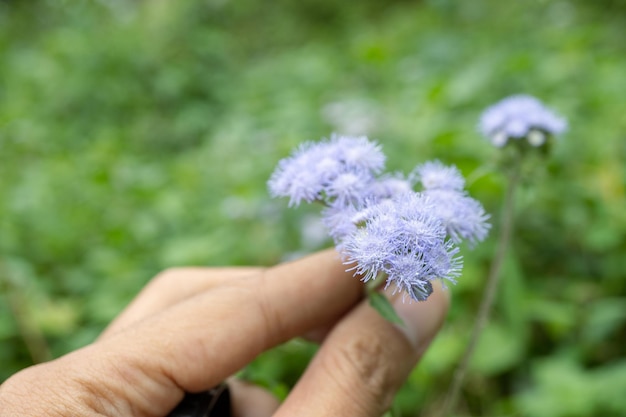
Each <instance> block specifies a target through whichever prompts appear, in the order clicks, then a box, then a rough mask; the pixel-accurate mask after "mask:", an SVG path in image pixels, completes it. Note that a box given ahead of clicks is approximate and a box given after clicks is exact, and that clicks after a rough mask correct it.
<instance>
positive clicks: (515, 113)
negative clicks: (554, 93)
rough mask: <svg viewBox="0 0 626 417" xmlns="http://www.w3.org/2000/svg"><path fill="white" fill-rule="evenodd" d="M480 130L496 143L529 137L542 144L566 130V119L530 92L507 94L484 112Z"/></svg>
mask: <svg viewBox="0 0 626 417" xmlns="http://www.w3.org/2000/svg"><path fill="white" fill-rule="evenodd" d="M479 129H480V132H481V133H482V134H483V135H484V136H485V137H486V138H488V139H489V140H490V141H491V143H492V144H493V145H495V146H497V147H502V146H504V145H506V144H507V143H508V141H509V139H522V138H526V139H527V140H528V142H529V143H530V144H531V145H533V146H541V145H543V144H544V143H545V141H546V140H547V136H549V135H558V134H561V133H563V132H565V130H567V121H566V120H565V119H563V118H561V117H559V116H557V115H556V114H555V113H554V112H552V110H550V109H549V108H547V107H545V106H544V105H543V103H542V102H541V101H539V100H538V99H536V98H535V97H532V96H529V95H522V94H520V95H514V96H510V97H507V98H505V99H503V100H501V101H499V102H498V103H496V104H494V105H493V106H491V107H488V108H487V109H486V110H485V111H484V112H483V114H482V116H481V118H480V122H479Z"/></svg>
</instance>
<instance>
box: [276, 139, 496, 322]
mask: <svg viewBox="0 0 626 417" xmlns="http://www.w3.org/2000/svg"><path fill="white" fill-rule="evenodd" d="M384 168H385V155H384V154H383V152H382V148H381V146H380V145H379V144H378V143H377V142H375V141H371V140H369V139H367V138H366V137H349V136H340V135H333V136H331V137H330V139H328V140H322V141H320V142H307V143H304V144H302V145H300V147H298V148H297V149H296V150H295V151H294V152H293V154H292V155H291V156H290V157H288V158H285V159H283V160H281V161H280V162H279V163H278V166H277V168H276V170H275V171H274V173H273V174H272V175H271V177H270V179H269V181H268V188H269V191H270V194H271V195H272V196H274V197H287V198H289V205H290V206H297V205H298V204H300V203H302V202H307V203H312V202H320V203H322V205H323V209H322V219H323V222H324V224H325V226H326V227H327V229H328V232H329V235H330V236H331V237H332V238H333V239H334V241H335V244H336V247H337V250H338V251H339V252H340V253H341V255H342V257H343V260H344V263H345V264H346V267H347V270H348V271H353V272H354V274H355V275H358V276H360V277H361V280H362V281H364V282H368V281H374V280H376V279H377V278H380V279H384V280H385V288H387V287H389V286H390V285H393V288H394V292H395V291H403V292H404V293H405V294H406V295H408V296H409V297H410V299H412V300H415V301H424V300H426V299H427V298H428V296H429V295H430V294H431V293H432V291H433V287H432V281H433V280H436V279H439V280H442V281H444V283H445V282H448V283H455V282H456V279H457V278H458V277H459V275H460V273H461V269H462V258H461V256H460V255H459V247H458V245H459V244H460V243H461V242H463V241H467V242H469V244H470V245H473V244H475V243H477V242H479V241H481V240H483V239H484V238H485V237H486V236H487V232H488V230H489V224H488V223H487V220H488V218H489V216H488V215H487V214H486V212H485V210H484V208H483V206H482V205H481V204H480V203H479V202H478V201H476V200H474V199H473V198H471V197H470V196H469V195H468V194H467V192H466V191H465V180H464V178H463V176H462V175H461V173H460V171H459V170H458V169H457V168H456V167H454V166H446V165H444V164H442V163H441V162H439V161H432V162H427V163H425V164H423V165H419V166H417V167H416V168H415V169H414V170H413V171H412V172H411V173H410V174H409V175H408V176H404V175H402V174H398V173H395V174H388V173H383V170H384ZM417 186H419V188H420V190H419V191H417V190H415V188H416V187H417ZM373 305H374V303H373ZM374 306H375V307H376V305H374ZM388 307H389V306H382V307H381V308H380V309H379V311H381V310H385V309H388ZM381 314H383V315H384V316H385V314H384V313H383V311H381ZM387 318H389V317H387Z"/></svg>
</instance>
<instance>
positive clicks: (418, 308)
mask: <svg viewBox="0 0 626 417" xmlns="http://www.w3.org/2000/svg"><path fill="white" fill-rule="evenodd" d="M449 303H450V301H449V294H448V290H444V289H443V288H442V287H441V285H440V284H439V283H438V282H437V283H434V284H433V293H432V294H431V295H430V296H429V297H428V299H427V300H426V301H414V300H412V299H411V298H410V297H408V296H399V297H395V299H393V306H394V308H395V310H396V313H397V314H398V316H400V318H401V319H402V321H403V322H404V324H403V325H401V326H398V327H399V328H400V329H401V330H402V331H403V332H404V334H405V335H406V337H407V339H408V340H409V341H410V342H411V344H412V345H413V347H414V348H415V349H416V350H418V351H421V350H424V349H426V347H427V346H428V345H429V344H430V342H431V341H432V340H433V338H434V337H435V335H436V334H437V331H438V330H439V328H440V327H441V325H442V324H443V322H444V319H445V316H446V313H447V311H448V305H449Z"/></svg>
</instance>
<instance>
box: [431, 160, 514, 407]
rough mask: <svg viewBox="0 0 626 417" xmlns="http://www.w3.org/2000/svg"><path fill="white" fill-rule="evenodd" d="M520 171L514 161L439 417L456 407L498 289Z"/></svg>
mask: <svg viewBox="0 0 626 417" xmlns="http://www.w3.org/2000/svg"><path fill="white" fill-rule="evenodd" d="M520 168H521V167H520V161H519V160H517V161H516V162H515V163H514V166H513V167H512V169H513V171H512V173H511V176H510V179H509V181H508V186H507V189H506V194H505V197H504V203H503V207H502V219H501V228H500V235H499V238H498V245H497V247H496V253H495V256H494V258H493V261H492V263H491V266H490V268H489V274H488V276H487V284H486V286H485V289H484V291H483V297H482V300H481V303H480V307H479V309H478V314H477V316H476V321H475V322H474V328H473V329H472V333H471V336H470V340H469V343H468V344H467V347H466V348H465V352H464V353H463V357H462V359H461V362H460V364H459V366H458V367H457V369H456V371H455V373H454V378H453V380H452V385H451V386H450V390H449V391H448V394H447V396H446V400H445V403H444V406H443V411H444V412H443V414H442V415H443V416H449V415H450V414H451V413H452V412H453V410H454V408H455V406H456V403H457V400H458V397H459V393H460V391H461V388H462V387H463V382H464V381H465V377H466V375H467V370H468V368H469V364H470V361H471V359H472V355H473V354H474V350H475V349H476V346H477V345H478V341H479V339H480V335H481V333H482V331H483V329H484V328H485V325H486V324H487V321H488V320H489V313H490V311H491V308H492V306H493V302H494V299H495V294H496V291H497V288H498V282H499V280H500V271H501V270H502V265H503V264H504V258H505V256H506V253H507V250H508V247H509V244H510V242H511V237H512V234H513V223H514V212H515V192H516V189H517V186H518V184H519V180H520Z"/></svg>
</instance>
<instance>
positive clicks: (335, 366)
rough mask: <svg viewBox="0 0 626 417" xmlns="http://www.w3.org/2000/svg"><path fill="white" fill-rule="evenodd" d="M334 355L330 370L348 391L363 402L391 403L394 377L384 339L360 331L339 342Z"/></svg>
mask: <svg viewBox="0 0 626 417" xmlns="http://www.w3.org/2000/svg"><path fill="white" fill-rule="evenodd" d="M331 357H332V358H333V359H332V360H331V363H330V364H329V365H330V366H331V367H332V368H331V372H334V373H336V374H337V376H338V379H340V381H343V384H344V385H345V386H344V387H343V388H344V389H345V390H346V391H347V392H353V393H354V394H355V395H357V397H358V399H359V400H360V401H375V402H377V403H380V404H382V405H383V406H387V405H389V404H390V403H391V400H392V398H393V393H394V391H395V390H394V388H395V383H394V381H395V379H394V375H393V367H392V366H391V364H390V358H389V357H388V355H387V349H386V344H385V341H384V340H382V339H380V338H377V337H371V335H369V334H361V335H359V336H357V337H353V338H351V339H349V341H347V342H346V343H345V344H343V345H340V346H339V348H338V349H337V350H336V351H335V353H334V354H333V355H331Z"/></svg>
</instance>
